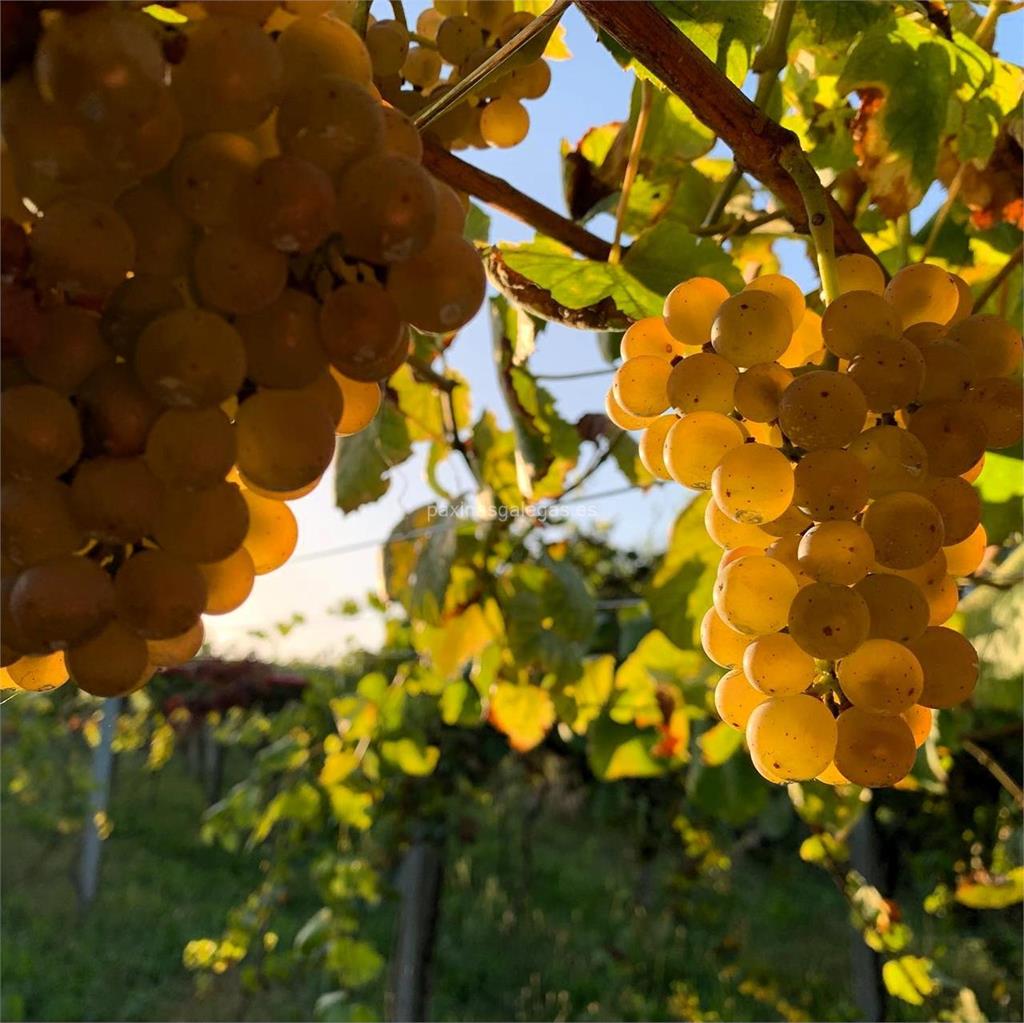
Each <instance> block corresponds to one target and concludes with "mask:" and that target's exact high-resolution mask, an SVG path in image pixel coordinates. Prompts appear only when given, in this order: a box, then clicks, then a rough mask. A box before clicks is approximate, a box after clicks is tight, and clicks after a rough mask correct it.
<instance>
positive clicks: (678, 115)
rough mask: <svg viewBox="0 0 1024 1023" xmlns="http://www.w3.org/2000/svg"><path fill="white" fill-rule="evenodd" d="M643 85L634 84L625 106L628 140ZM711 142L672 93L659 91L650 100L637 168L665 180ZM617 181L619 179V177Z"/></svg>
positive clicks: (708, 133) (709, 135) (710, 134)
mask: <svg viewBox="0 0 1024 1023" xmlns="http://www.w3.org/2000/svg"><path fill="white" fill-rule="evenodd" d="M642 93H643V86H642V85H641V83H640V82H637V83H636V84H635V85H634V86H633V95H632V97H631V99H630V105H629V120H628V121H627V122H626V128H625V135H626V136H627V138H629V139H632V138H633V134H634V132H635V130H636V119H637V116H638V115H639V113H640V103H641V98H642ZM714 143H715V134H714V132H713V131H712V130H711V129H710V128H708V127H707V126H706V125H705V124H703V123H702V122H701V121H698V120H697V117H696V116H695V115H694V113H693V111H692V110H690V108H689V107H688V106H687V105H686V104H685V103H684V102H683V101H682V100H681V99H680V98H679V97H678V96H677V95H676V94H675V93H673V92H668V91H667V90H661V89H659V90H658V91H657V92H655V94H654V96H653V97H652V99H651V107H650V113H649V115H648V120H647V131H646V133H645V134H644V143H643V147H642V148H641V150H640V166H641V167H642V168H643V169H644V171H645V173H646V174H647V175H648V176H649V177H668V176H670V175H671V173H672V171H673V170H676V169H681V168H683V167H688V166H689V165H690V164H691V163H692V162H693V161H694V160H696V159H697V158H698V157H701V156H704V155H705V153H707V152H708V151H709V150H710V149H711V147H712V146H713V145H714ZM619 180H620V181H621V176H620V178H619Z"/></svg>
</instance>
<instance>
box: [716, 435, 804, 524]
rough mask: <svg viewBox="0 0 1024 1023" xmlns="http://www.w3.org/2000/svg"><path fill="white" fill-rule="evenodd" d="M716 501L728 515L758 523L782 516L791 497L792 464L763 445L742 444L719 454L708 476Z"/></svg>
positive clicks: (738, 519) (780, 454)
mask: <svg viewBox="0 0 1024 1023" xmlns="http://www.w3.org/2000/svg"><path fill="white" fill-rule="evenodd" d="M711 493H712V494H713V496H714V499H715V503H716V504H717V505H718V507H719V508H721V509H722V511H723V512H725V514H726V515H728V516H729V518H732V519H736V520H737V521H738V522H752V523H754V524H755V525H760V524H762V523H765V522H770V521H772V520H773V519H776V518H778V517H779V516H780V515H782V514H783V513H784V512H785V511H786V510H787V509H788V508H789V505H790V502H791V501H792V500H793V467H792V466H791V465H790V463H789V460H788V459H787V458H786V456H785V455H783V454H782V453H781V452H780V451H777V450H776V449H775V448H772V447H768V446H767V445H765V444H741V445H738V446H737V447H734V448H732V449H731V450H729V451H728V452H726V454H725V455H724V456H723V457H722V459H721V461H720V462H719V463H718V466H717V467H716V468H715V470H714V472H713V473H712V476H711Z"/></svg>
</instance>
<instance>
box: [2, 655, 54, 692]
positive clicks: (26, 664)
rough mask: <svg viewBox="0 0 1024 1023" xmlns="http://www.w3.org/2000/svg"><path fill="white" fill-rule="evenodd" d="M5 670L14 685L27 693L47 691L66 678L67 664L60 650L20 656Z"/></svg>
mask: <svg viewBox="0 0 1024 1023" xmlns="http://www.w3.org/2000/svg"><path fill="white" fill-rule="evenodd" d="M5 670H6V671H7V674H8V676H9V677H10V679H11V681H12V682H13V683H14V685H15V686H16V687H17V688H18V689H22V690H24V691H25V692H28V693H45V692H49V690H51V689H57V688H58V687H59V686H62V685H64V683H65V682H67V680H68V670H67V665H66V662H65V659H64V654H63V652H61V651H60V650H57V651H56V652H54V653H52V654H42V655H40V656H28V657H21V658H19V659H18V660H17V661H15V662H14V663H13V664H12V665H10V667H8V668H6V669H5Z"/></svg>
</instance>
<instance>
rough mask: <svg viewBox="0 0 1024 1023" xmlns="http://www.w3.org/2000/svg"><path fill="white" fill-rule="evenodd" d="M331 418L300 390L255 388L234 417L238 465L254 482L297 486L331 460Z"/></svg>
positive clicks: (311, 478) (278, 486)
mask: <svg viewBox="0 0 1024 1023" xmlns="http://www.w3.org/2000/svg"><path fill="white" fill-rule="evenodd" d="M335 422H336V420H334V419H332V418H331V416H330V414H329V413H328V411H327V409H326V408H325V407H324V406H323V405H322V404H320V403H318V402H311V401H309V399H308V397H307V396H306V395H304V394H303V393H302V392H300V391H290V390H288V391H286V390H266V391H258V392H257V393H256V394H254V395H253V396H252V397H250V398H247V399H246V400H245V401H243V402H242V404H241V406H239V409H238V417H237V419H236V420H235V432H236V440H237V443H238V467H239V469H240V470H241V471H242V472H243V473H244V474H245V476H246V478H247V479H250V480H252V481H253V483H255V484H256V485H257V486H258V487H262V488H265V489H267V490H276V491H292V490H298V489H300V488H301V487H304V486H306V485H307V484H308V483H311V482H313V481H314V480H316V479H319V477H320V476H321V475H323V473H324V472H325V471H326V470H327V467H328V466H329V465H330V464H331V458H332V457H333V456H334V424H335ZM229 553H231V552H230V551H227V552H226V553H225V555H223V556H226V555H227V554H229ZM206 560H210V561H215V560H217V559H216V558H209V559H206Z"/></svg>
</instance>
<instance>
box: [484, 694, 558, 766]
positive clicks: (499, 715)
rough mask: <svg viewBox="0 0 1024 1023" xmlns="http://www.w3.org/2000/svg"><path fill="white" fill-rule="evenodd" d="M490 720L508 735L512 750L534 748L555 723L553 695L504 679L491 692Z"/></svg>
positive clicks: (522, 750) (521, 750) (523, 750)
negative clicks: (504, 680)
mask: <svg viewBox="0 0 1024 1023" xmlns="http://www.w3.org/2000/svg"><path fill="white" fill-rule="evenodd" d="M490 722H491V724H492V725H494V727H495V728H497V729H498V731H500V732H504V734H505V735H507V736H508V741H509V744H510V745H511V746H512V748H513V749H515V750H519V751H520V752H525V751H526V750H530V749H533V747H534V746H536V745H537V744H538V743H539V742H540V741H541V740H542V739H543V738H544V736H545V735H547V733H548V729H550V728H551V726H552V725H553V724H554V723H555V707H554V704H553V703H552V701H551V696H550V694H549V693H548V692H547V691H546V690H544V689H541V688H540V686H531V685H514V684H512V683H508V682H501V683H499V684H498V685H497V686H495V688H494V692H493V693H492V694H491V704H490Z"/></svg>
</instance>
